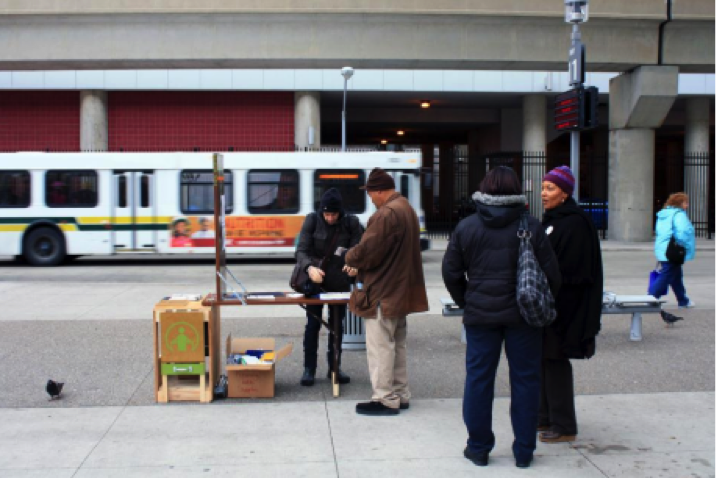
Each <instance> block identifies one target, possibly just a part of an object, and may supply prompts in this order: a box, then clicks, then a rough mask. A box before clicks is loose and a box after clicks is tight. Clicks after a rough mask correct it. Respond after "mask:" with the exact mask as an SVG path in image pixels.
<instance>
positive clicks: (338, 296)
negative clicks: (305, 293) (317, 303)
mask: <svg viewBox="0 0 716 479" xmlns="http://www.w3.org/2000/svg"><path fill="white" fill-rule="evenodd" d="M318 297H319V298H320V299H324V300H331V299H334V300H335V299H351V293H321V294H319V295H318Z"/></svg>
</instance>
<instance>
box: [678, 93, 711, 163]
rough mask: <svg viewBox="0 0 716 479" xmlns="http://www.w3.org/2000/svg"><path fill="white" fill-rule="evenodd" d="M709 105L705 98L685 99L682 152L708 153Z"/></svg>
mask: <svg viewBox="0 0 716 479" xmlns="http://www.w3.org/2000/svg"><path fill="white" fill-rule="evenodd" d="M709 110H710V105H709V99H708V98H705V97H692V98H687V99H686V128H685V130H686V131H685V132H684V133H685V134H684V152H685V153H686V154H687V155H688V154H690V153H708V151H709V135H710V132H709V130H710V128H709V127H710V125H709V123H710V118H711V115H710V111H709Z"/></svg>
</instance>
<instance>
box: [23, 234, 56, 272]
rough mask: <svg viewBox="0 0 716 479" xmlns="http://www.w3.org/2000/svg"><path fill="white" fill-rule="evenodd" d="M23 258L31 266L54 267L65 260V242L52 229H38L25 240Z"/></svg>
mask: <svg viewBox="0 0 716 479" xmlns="http://www.w3.org/2000/svg"><path fill="white" fill-rule="evenodd" d="M23 256H25V259H27V262H28V263H30V264H31V265H33V266H56V265H58V264H60V263H62V261H64V259H65V242H64V241H63V239H62V235H60V233H58V232H57V230H54V229H52V228H38V229H36V230H33V231H31V232H30V234H29V235H27V237H26V238H25V245H24V247H23Z"/></svg>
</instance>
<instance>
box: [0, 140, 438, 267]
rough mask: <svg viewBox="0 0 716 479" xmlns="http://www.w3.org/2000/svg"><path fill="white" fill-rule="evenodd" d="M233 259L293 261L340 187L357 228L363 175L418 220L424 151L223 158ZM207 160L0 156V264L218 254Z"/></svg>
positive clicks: (366, 203) (364, 200)
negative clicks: (390, 186)
mask: <svg viewBox="0 0 716 479" xmlns="http://www.w3.org/2000/svg"><path fill="white" fill-rule="evenodd" d="M223 155H224V168H225V171H226V174H225V181H226V205H225V209H226V243H227V252H228V253H229V254H251V255H272V254H282V255H287V256H289V255H291V254H293V252H294V250H295V244H296V241H297V236H298V234H299V232H300V229H301V225H302V224H303V220H304V218H305V216H306V214H308V213H310V212H312V211H315V209H316V207H317V205H318V203H319V200H320V197H321V195H322V194H323V192H324V191H325V190H326V189H328V188H330V187H335V188H338V189H339V190H340V192H341V194H342V196H343V201H344V205H345V209H346V211H347V212H348V213H352V214H355V215H357V216H358V217H359V218H360V220H361V222H362V223H363V224H364V225H365V224H366V223H367V221H368V218H369V217H370V215H371V214H373V212H374V211H375V207H374V206H373V204H372V203H371V202H370V200H369V198H368V197H367V195H366V193H365V191H364V190H360V189H358V187H359V186H361V185H364V184H365V181H366V178H367V176H368V174H369V173H370V170H371V169H373V168H374V167H377V166H379V167H381V168H383V169H385V170H387V171H388V172H390V173H391V174H392V175H393V177H394V179H395V183H396V189H397V190H399V191H400V192H401V193H402V194H403V195H405V196H406V197H407V198H408V200H409V201H410V203H411V204H412V205H413V207H414V208H415V210H416V212H417V213H418V216H419V218H420V225H421V229H422V233H423V234H422V236H423V239H422V240H421V241H422V247H423V249H427V247H428V246H429V243H428V240H427V239H426V238H425V237H424V236H425V235H424V233H425V231H424V224H425V222H424V215H423V212H422V209H421V208H420V180H419V178H420V176H419V175H420V166H421V158H420V152H417V151H416V152H399V153H398V152H369V153H362V152H361V153H354V152H346V153H339V152H332V153H328V152H319V153H313V152H311V153H309V152H305V153H224V154H223ZM213 198H214V196H213V175H212V154H211V153H34V152H33V153H6V154H0V255H4V256H5V255H12V256H16V257H24V258H25V259H26V260H27V262H28V263H30V264H33V265H44V266H52V265H57V264H60V263H61V262H62V261H63V260H65V259H66V258H73V257H77V256H84V255H117V254H123V253H133V254H136V253H144V252H146V253H161V254H191V253H211V252H213V251H214V216H213V211H214V204H213Z"/></svg>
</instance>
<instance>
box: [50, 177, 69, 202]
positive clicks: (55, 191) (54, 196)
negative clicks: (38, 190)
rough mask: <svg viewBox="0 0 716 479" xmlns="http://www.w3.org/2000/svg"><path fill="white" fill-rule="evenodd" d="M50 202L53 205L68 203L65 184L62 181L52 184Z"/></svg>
mask: <svg viewBox="0 0 716 479" xmlns="http://www.w3.org/2000/svg"><path fill="white" fill-rule="evenodd" d="M48 198H49V202H48V203H50V204H52V205H64V204H66V203H67V194H65V184H64V183H63V182H62V181H55V182H53V183H52V188H51V190H50V194H49V195H48Z"/></svg>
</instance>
